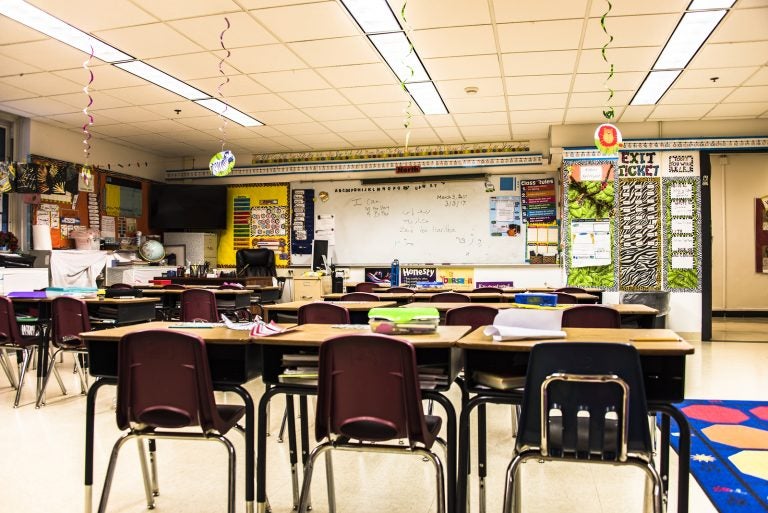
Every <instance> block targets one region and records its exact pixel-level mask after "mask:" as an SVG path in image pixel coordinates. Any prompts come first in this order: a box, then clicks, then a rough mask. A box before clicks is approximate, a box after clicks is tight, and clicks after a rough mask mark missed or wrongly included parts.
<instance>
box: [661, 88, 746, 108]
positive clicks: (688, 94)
mask: <svg viewBox="0 0 768 513" xmlns="http://www.w3.org/2000/svg"><path fill="white" fill-rule="evenodd" d="M733 90H734V88H733V87H717V88H714V87H708V88H706V89H683V88H679V87H677V85H674V86H673V87H672V88H671V89H670V90H669V91H667V92H666V93H665V94H664V96H663V97H662V98H661V100H659V104H660V105H675V104H678V105H684V104H692V103H718V102H720V101H722V100H723V98H725V97H726V96H728V95H729V94H730V93H731V91H733Z"/></svg>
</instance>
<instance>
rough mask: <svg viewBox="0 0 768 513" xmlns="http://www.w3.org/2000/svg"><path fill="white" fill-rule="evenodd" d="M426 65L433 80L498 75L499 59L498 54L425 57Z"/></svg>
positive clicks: (499, 72) (499, 73)
mask: <svg viewBox="0 0 768 513" xmlns="http://www.w3.org/2000/svg"><path fill="white" fill-rule="evenodd" d="M423 62H424V66H425V67H426V68H427V72H428V73H429V75H430V76H431V77H432V80H452V79H466V78H485V77H498V76H500V75H501V71H500V70H499V59H498V57H497V56H496V55H476V56H472V57H442V58H440V59H424V60H423Z"/></svg>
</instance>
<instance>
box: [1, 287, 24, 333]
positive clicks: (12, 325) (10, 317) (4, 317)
mask: <svg viewBox="0 0 768 513" xmlns="http://www.w3.org/2000/svg"><path fill="white" fill-rule="evenodd" d="M21 340H22V337H21V331H20V330H19V323H18V322H16V310H15V309H14V308H13V301H11V299H10V298H8V297H5V296H0V344H1V343H11V344H17V343H19V342H20V341H21Z"/></svg>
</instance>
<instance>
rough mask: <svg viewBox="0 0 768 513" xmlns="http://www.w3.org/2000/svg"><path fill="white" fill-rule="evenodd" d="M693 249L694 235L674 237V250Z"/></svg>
mask: <svg viewBox="0 0 768 513" xmlns="http://www.w3.org/2000/svg"><path fill="white" fill-rule="evenodd" d="M681 249H693V237H672V251H679V250H681Z"/></svg>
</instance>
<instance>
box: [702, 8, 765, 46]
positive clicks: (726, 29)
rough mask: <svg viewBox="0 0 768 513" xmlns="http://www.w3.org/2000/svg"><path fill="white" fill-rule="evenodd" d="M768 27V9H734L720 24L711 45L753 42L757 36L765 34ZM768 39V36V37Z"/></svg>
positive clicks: (710, 38) (711, 37)
mask: <svg viewBox="0 0 768 513" xmlns="http://www.w3.org/2000/svg"><path fill="white" fill-rule="evenodd" d="M765 27H768V7H763V8H761V9H740V10H738V9H734V10H731V11H730V12H729V13H728V14H727V15H726V16H725V19H723V21H722V22H720V25H718V27H717V29H715V32H714V33H713V34H712V35H711V36H710V37H709V42H711V43H732V42H736V41H750V40H753V38H754V35H755V34H760V33H761V32H762V33H763V34H765V32H766V29H765ZM767 37H768V36H767Z"/></svg>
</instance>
